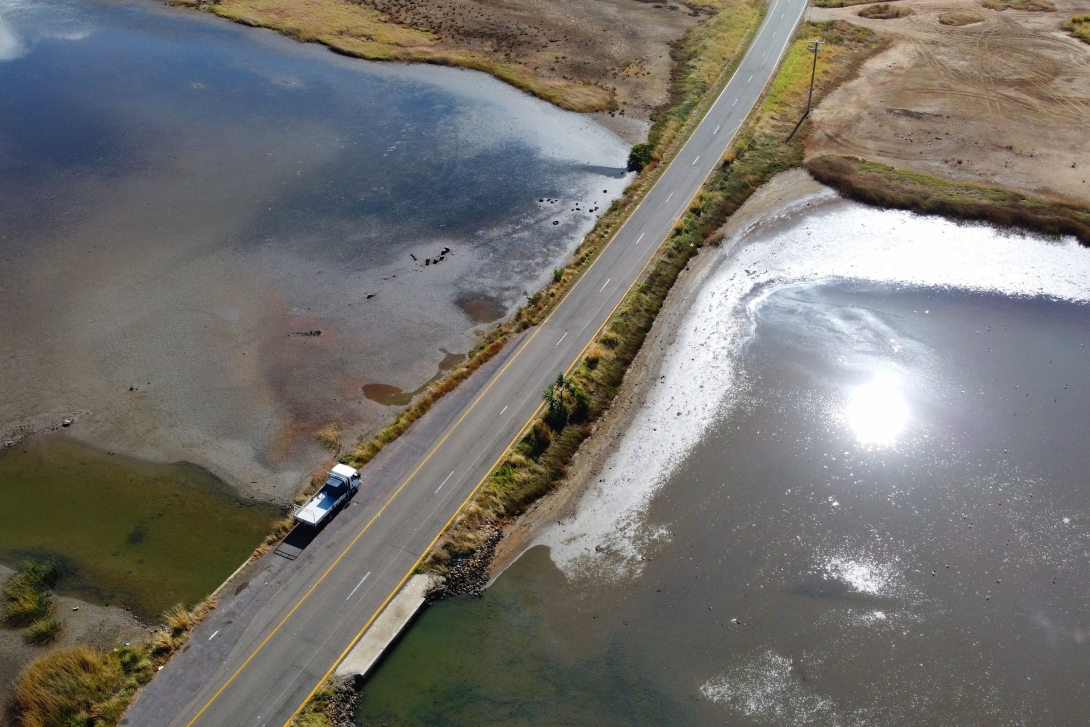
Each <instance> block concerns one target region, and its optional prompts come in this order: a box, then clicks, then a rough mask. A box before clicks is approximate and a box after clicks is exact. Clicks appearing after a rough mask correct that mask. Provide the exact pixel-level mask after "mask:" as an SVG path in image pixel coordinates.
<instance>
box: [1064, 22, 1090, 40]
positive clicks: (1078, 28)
mask: <svg viewBox="0 0 1090 727" xmlns="http://www.w3.org/2000/svg"><path fill="white" fill-rule="evenodd" d="M1063 27H1064V30H1066V31H1067V32H1068V33H1070V34H1071V37H1073V38H1078V39H1079V40H1081V41H1082V42H1083V43H1090V15H1076V16H1074V17H1073V18H1071V20H1069V21H1067V22H1066V23H1064V26H1063Z"/></svg>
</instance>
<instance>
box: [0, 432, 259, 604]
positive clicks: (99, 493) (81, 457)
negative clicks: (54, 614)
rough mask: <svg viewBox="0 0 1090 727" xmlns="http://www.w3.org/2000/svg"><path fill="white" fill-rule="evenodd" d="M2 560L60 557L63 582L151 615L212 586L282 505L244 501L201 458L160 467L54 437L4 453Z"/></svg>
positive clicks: (96, 599) (97, 599) (71, 590)
mask: <svg viewBox="0 0 1090 727" xmlns="http://www.w3.org/2000/svg"><path fill="white" fill-rule="evenodd" d="M0 488H2V489H3V499H2V501H0V502H2V507H3V511H4V527H3V528H0V558H2V559H3V560H4V562H7V563H17V562H19V560H20V559H22V558H24V557H28V556H29V557H33V558H36V559H39V560H42V559H46V558H52V559H55V560H56V561H57V562H58V563H59V564H60V565H61V567H62V570H63V571H64V579H63V580H62V581H61V583H60V585H59V588H60V590H62V591H64V592H65V593H66V594H69V595H73V596H78V597H80V598H84V599H86V600H88V601H91V602H93V603H98V604H112V605H114V606H125V607H127V608H129V609H131V610H132V611H133V613H134V614H136V615H137V616H138V617H139V618H141V619H143V620H144V621H146V622H155V621H156V620H157V619H158V617H159V615H160V614H161V613H162V612H163V611H165V610H166V609H168V608H170V607H171V606H173V605H175V604H177V603H184V604H186V605H187V606H191V605H193V604H194V603H196V602H197V601H200V600H201V599H202V598H204V597H205V596H207V595H208V594H209V593H211V592H212V591H214V590H215V589H216V587H217V586H219V584H220V583H221V582H222V581H223V579H224V578H226V577H227V576H228V575H230V573H231V572H232V571H234V570H235V568H237V567H238V565H239V564H240V563H242V562H243V561H244V560H246V558H247V556H249V555H250V553H251V552H253V549H254V548H255V547H257V545H258V544H259V543H260V542H261V541H262V539H263V538H264V537H265V535H266V534H267V533H268V531H269V526H270V524H271V523H272V521H273V520H274V519H276V518H277V517H278V516H279V515H280V509H279V508H276V507H271V506H269V505H260V504H254V503H245V502H241V501H240V500H239V499H238V496H237V494H236V493H235V492H234V490H232V489H231V488H230V487H228V486H227V485H226V484H225V483H224V482H223V481H222V480H220V479H218V478H216V477H215V476H213V475H212V474H211V473H209V472H208V471H207V470H204V469H202V468H200V467H197V466H196V465H191V464H186V463H184V462H182V463H176V464H154V463H151V462H143V461H140V460H135V459H129V458H126V457H121V456H117V455H111V454H109V453H107V452H103V451H100V450H98V449H95V448H94V447H89V446H88V445H86V444H82V443H80V442H78V441H76V440H73V439H69V438H67V437H63V436H59V435H51V436H47V437H42V438H40V439H37V440H34V441H31V442H29V443H27V444H26V445H24V446H21V447H17V448H15V449H9V450H7V451H0Z"/></svg>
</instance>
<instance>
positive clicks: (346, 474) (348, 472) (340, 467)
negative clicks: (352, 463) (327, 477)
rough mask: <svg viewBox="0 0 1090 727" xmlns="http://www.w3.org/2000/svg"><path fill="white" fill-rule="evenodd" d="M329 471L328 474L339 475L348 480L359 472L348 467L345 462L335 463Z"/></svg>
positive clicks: (358, 474)
mask: <svg viewBox="0 0 1090 727" xmlns="http://www.w3.org/2000/svg"><path fill="white" fill-rule="evenodd" d="M329 472H330V474H334V475H340V476H341V477H343V478H345V479H346V480H350V479H352V478H353V477H359V476H360V473H359V471H358V470H354V469H352V468H351V467H349V466H348V465H346V464H335V465H333V469H331V470H330V471H329Z"/></svg>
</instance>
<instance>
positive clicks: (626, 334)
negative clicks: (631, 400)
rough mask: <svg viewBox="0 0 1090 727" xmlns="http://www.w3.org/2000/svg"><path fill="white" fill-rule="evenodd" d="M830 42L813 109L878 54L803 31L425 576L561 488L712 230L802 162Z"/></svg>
mask: <svg viewBox="0 0 1090 727" xmlns="http://www.w3.org/2000/svg"><path fill="white" fill-rule="evenodd" d="M812 39H820V40H824V41H825V42H826V46H825V47H824V48H823V50H822V52H821V54H820V56H819V60H818V66H817V80H816V83H815V88H814V99H815V101H817V100H819V99H821V98H822V97H824V95H825V94H827V93H828V92H829V91H830V90H831V89H832V88H833V87H835V86H836V85H838V84H839V83H841V82H843V81H844V80H846V79H847V78H849V77H850V76H851V75H852V74H853V73H854V72H855V69H856V68H857V67H858V66H859V64H860V63H862V61H863V60H865V59H866V58H868V57H869V56H870V55H871V54H873V53H874V52H875V51H877V50H878V49H880V48H881V47H882V46H883V43H882V41H881V40H880V39H879V38H878V36H877V35H876V34H874V33H873V32H871V31H869V30H867V29H866V28H861V27H858V26H853V25H850V24H848V23H843V22H829V23H804V24H803V25H802V26H801V27H800V29H799V31H798V33H797V35H796V39H795V40H794V42H793V43H792V45H791V47H790V49H789V50H788V52H787V54H786V57H785V59H784V62H783V64H782V66H781V68H780V72H779V74H778V75H777V77H776V79H775V81H774V82H773V83H772V84H771V86H770V87H769V90H768V91H767V93H766V95H765V96H764V98H763V100H762V101H761V103H760V105H759V106H758V107H757V109H756V110H755V111H754V112H753V113H752V114H751V116H750V119H749V120H748V123H747V125H746V127H745V129H744V131H743V132H742V133H741V134H739V136H738V138H737V139H736V141H735V144H734V145H733V147H732V148H731V149H730V150H729V151H728V152H727V153H726V155H725V156H724V158H723V162H722V164H720V165H719V167H718V168H717V169H716V170H715V171H714V172H713V173H712V175H711V177H710V178H709V179H708V181H707V183H706V184H705V185H704V188H703V189H702V190H701V191H700V192H699V193H698V195H697V197H696V198H695V199H694V200H693V202H692V204H691V205H690V208H689V210H688V212H687V213H686V214H685V215H684V216H683V217H682V219H681V220H680V221H679V222H678V224H677V225H675V227H674V230H673V232H672V233H671V235H670V237H669V238H668V240H667V242H666V243H665V244H664V245H663V247H662V249H661V250H660V251H659V254H658V255H657V257H656V258H655V259H654V260H653V261H652V263H651V265H650V266H649V271H650V272H648V274H647V275H646V277H645V278H644V279H643V280H642V281H640V282H639V283H638V284H637V285H636V286H635V287H634V288H633V289H632V291H631V292H630V293H629V294H628V296H627V297H626V298H625V300H624V302H623V303H622V304H621V306H620V307H619V308H618V310H617V313H616V314H615V315H614V316H613V318H612V319H611V321H610V322H609V324H608V325H607V327H606V328H605V330H604V332H603V333H602V335H600V336H599V337H598V339H597V340H596V341H595V342H594V343H592V344H591V346H590V347H589V348H588V349H587V352H586V355H585V357H584V359H583V361H582V362H580V363H579V365H578V366H577V367H576V368H575V369H574V370H573V371H572V372H571V373H570V374H568V375H565V374H563V373H561V374H559V375H558V378H557V379H556V381H555V382H554V383H553V384H552V385H551V386H549V388H548V389H546V390H545V391H544V392H543V393H542V400H543V412H542V414H541V416H540V417H539V418H538V419H537V420H536V421H535V422H534V423H533V424H532V425H531V426H530V427H529V429H528V431H527V433H526V434H525V436H524V437H523V438H522V439H521V441H520V442H519V443H518V444H517V445H516V446H515V447H514V449H513V451H512V452H511V453H510V455H509V456H508V457H507V458H506V459H505V461H504V462H503V463H502V464H501V465H500V466H499V467H498V468H497V469H496V470H495V472H494V473H493V474H492V475H491V476H490V477H489V479H488V480H487V481H486V483H485V485H484V486H483V487H482V489H481V491H480V492H479V493H478V494H477V496H476V497H475V498H474V500H473V502H471V503H470V504H469V505H468V506H467V507H466V508H465V509H464V510H463V511H462V512H461V513H460V514H459V515H458V517H457V518H456V519H455V521H454V523H453V525H452V526H451V528H450V529H449V530H448V531H447V532H446V533H445V534H444V535H443V536H442V537H441V538H440V540H439V541H438V542H437V543H436V545H435V547H434V548H432V550H431V551H430V552H429V553H428V555H427V557H426V560H425V561H424V563H423V564H422V566H421V568H422V569H427V570H432V571H435V572H438V573H441V574H450V573H451V572H453V571H456V570H457V569H458V568H459V567H460V566H461V565H462V564H465V563H470V562H472V561H473V559H474V556H475V555H476V554H477V553H478V552H484V551H486V550H488V549H487V548H486V546H487V545H488V544H489V543H490V542H493V541H494V537H495V533H496V532H497V531H498V530H501V529H502V527H503V525H504V524H505V523H507V522H510V521H511V520H512V519H513V518H515V517H517V516H518V515H520V514H522V513H523V512H525V511H526V509H527V507H529V505H530V504H531V503H533V502H534V501H535V500H537V499H538V498H540V497H542V496H543V495H545V494H546V493H548V492H550V491H551V490H553V489H554V488H555V487H556V486H557V485H558V484H559V483H560V481H561V480H562V479H563V477H564V475H565V473H566V471H567V467H568V464H569V463H570V461H571V458H572V456H573V455H574V454H575V452H576V450H577V449H578V447H579V445H580V444H581V443H582V442H583V440H584V439H586V438H587V437H588V436H590V433H591V431H592V426H593V423H594V422H595V420H597V419H598V418H599V417H600V416H601V415H602V414H603V413H604V412H605V411H607V410H608V409H609V406H610V403H611V402H612V400H613V397H614V396H615V395H616V393H617V391H618V389H619V387H620V385H621V382H622V380H623V378H624V375H625V372H626V370H627V368H628V366H629V364H630V363H631V362H632V360H633V358H635V356H636V354H637V353H638V352H639V349H640V346H641V345H642V344H643V341H644V339H645V338H646V336H647V334H648V332H649V331H650V330H651V326H652V324H653V323H654V320H655V316H656V314H657V313H658V311H659V310H660V308H661V307H662V304H663V302H664V301H665V299H666V295H667V294H668V293H669V291H670V288H671V286H672V285H673V283H674V281H675V280H676V279H677V277H678V275H679V274H680V273H681V271H682V270H683V269H684V268H685V266H686V265H687V264H688V262H689V260H690V259H692V257H693V256H694V255H696V254H698V252H699V250H700V249H701V248H702V247H704V246H706V245H715V244H718V242H719V241H720V240H719V238H718V236H717V230H719V228H720V227H721V226H722V225H723V223H724V222H725V221H726V220H727V218H728V217H730V215H731V214H733V213H734V212H735V211H736V210H737V209H738V208H739V207H741V206H742V204H743V203H744V202H745V201H746V200H747V199H748V198H749V196H750V195H751V194H753V192H755V191H756V190H757V188H758V187H760V186H761V185H762V184H764V183H765V182H767V181H768V180H769V179H771V178H772V177H773V176H775V175H776V174H778V173H779V172H782V171H786V170H787V169H791V168H793V167H796V166H799V165H800V164H801V163H802V155H803V149H802V138H803V137H804V136H805V134H799V135H796V136H795V137H794V138H793V140H792V141H789V142H785V139H786V138H787V136H788V134H789V133H790V132H791V129H792V128H793V127H794V126H795V124H796V123H797V122H798V119H799V118H801V116H802V113H803V111H804V109H805V107H806V95H807V89H808V87H809V81H810V70H811V63H812V58H813V57H812V55H811V54H810V53H809V52H808V51H807V49H806V42H807V40H812Z"/></svg>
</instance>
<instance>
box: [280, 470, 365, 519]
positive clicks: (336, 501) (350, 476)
mask: <svg viewBox="0 0 1090 727" xmlns="http://www.w3.org/2000/svg"><path fill="white" fill-rule="evenodd" d="M359 487H360V473H359V472H358V471H357V470H354V469H352V468H351V467H349V466H348V465H343V464H338V465H334V466H333V469H331V470H330V471H329V477H327V478H326V481H325V484H324V485H322V489H320V490H318V492H316V493H315V494H314V497H312V498H310V499H309V500H307V501H306V504H305V505H303V506H302V507H300V508H299V509H297V510H296V511H295V521H296V522H300V523H303V524H304V525H310V526H311V527H315V528H316V527H318V526H319V525H321V524H322V523H323V522H325V521H326V520H327V519H328V518H329V517H330V516H331V515H332V514H333V512H334V511H335V510H336V509H337V508H338V507H340V506H341V505H344V504H346V503H347V502H348V499H349V498H350V497H352V496H353V495H355V494H356V490H358V489H359Z"/></svg>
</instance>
